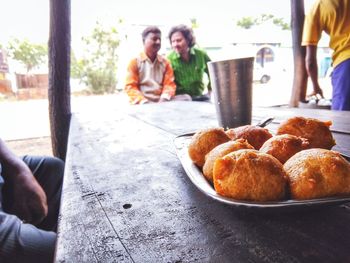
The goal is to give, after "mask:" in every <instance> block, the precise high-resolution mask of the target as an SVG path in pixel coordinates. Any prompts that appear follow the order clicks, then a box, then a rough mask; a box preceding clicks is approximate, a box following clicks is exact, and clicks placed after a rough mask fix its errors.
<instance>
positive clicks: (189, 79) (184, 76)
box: [168, 25, 211, 101]
mask: <svg viewBox="0 0 350 263" xmlns="http://www.w3.org/2000/svg"><path fill="white" fill-rule="evenodd" d="M169 40H170V44H171V47H172V49H173V51H172V52H171V53H170V54H169V55H168V59H169V60H170V63H171V66H172V68H173V70H174V75H175V83H176V86H177V87H176V94H188V95H190V96H191V97H192V100H195V101H209V100H210V94H211V86H210V81H209V83H208V86H207V87H206V85H205V83H204V80H203V76H204V73H206V74H207V76H208V79H209V72H208V67H207V62H209V61H210V58H209V56H208V55H207V53H206V52H205V51H204V50H201V49H199V48H196V47H194V45H195V44H196V41H195V37H194V35H193V31H192V29H191V28H189V27H187V26H185V25H178V26H175V27H173V28H171V29H170V32H169ZM206 88H207V89H208V93H207V94H203V93H204V91H205V90H206Z"/></svg>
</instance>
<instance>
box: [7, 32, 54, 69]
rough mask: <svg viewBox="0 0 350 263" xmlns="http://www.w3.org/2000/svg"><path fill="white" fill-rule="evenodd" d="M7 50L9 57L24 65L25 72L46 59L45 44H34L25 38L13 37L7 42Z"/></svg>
mask: <svg viewBox="0 0 350 263" xmlns="http://www.w3.org/2000/svg"><path fill="white" fill-rule="evenodd" d="M8 50H9V56H10V57H12V58H13V59H14V60H17V61H19V62H21V63H22V64H23V65H24V66H25V67H26V70H27V73H29V72H30V71H31V70H33V69H34V68H36V67H38V66H40V65H43V64H44V63H45V62H46V61H47V54H48V51H47V45H43V44H34V43H31V42H29V41H28V40H27V39H25V40H22V41H21V40H19V39H17V38H15V39H13V40H12V41H10V42H9V46H8Z"/></svg>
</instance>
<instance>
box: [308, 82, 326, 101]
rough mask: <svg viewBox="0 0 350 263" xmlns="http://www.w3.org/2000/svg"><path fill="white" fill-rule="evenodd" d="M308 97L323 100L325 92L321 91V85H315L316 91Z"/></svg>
mask: <svg viewBox="0 0 350 263" xmlns="http://www.w3.org/2000/svg"><path fill="white" fill-rule="evenodd" d="M308 97H309V98H310V97H316V98H318V99H323V98H324V96H323V90H322V89H321V87H320V85H318V84H317V85H314V90H313V91H312V92H311V93H310V94H309V95H308ZM319 97H320V98H319Z"/></svg>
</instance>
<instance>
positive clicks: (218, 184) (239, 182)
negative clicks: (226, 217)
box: [213, 149, 287, 202]
mask: <svg viewBox="0 0 350 263" xmlns="http://www.w3.org/2000/svg"><path fill="white" fill-rule="evenodd" d="M213 171H214V176H213V178H214V188H215V190H216V192H217V193H218V194H220V195H222V196H226V197H231V198H234V199H239V200H251V201H261V202H263V201H274V200H275V201H276V200H281V199H284V198H285V194H286V186H287V179H286V173H285V171H284V170H283V165H282V164H281V163H280V162H279V161H278V160H277V159H276V158H275V157H273V156H272V155H269V154H266V153H261V152H259V151H257V150H250V149H249V150H245V149H244V150H238V151H235V152H232V153H229V154H227V155H225V156H224V157H222V158H219V159H217V160H216V161H215V164H214V170H213Z"/></svg>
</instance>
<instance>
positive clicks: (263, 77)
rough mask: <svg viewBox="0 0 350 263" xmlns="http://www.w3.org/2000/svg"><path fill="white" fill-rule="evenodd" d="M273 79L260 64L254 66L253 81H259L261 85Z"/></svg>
mask: <svg viewBox="0 0 350 263" xmlns="http://www.w3.org/2000/svg"><path fill="white" fill-rule="evenodd" d="M270 79H271V73H270V72H269V71H268V70H267V69H266V68H263V67H261V66H260V65H258V64H255V65H254V71H253V81H259V82H260V83H267V82H269V80H270Z"/></svg>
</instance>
